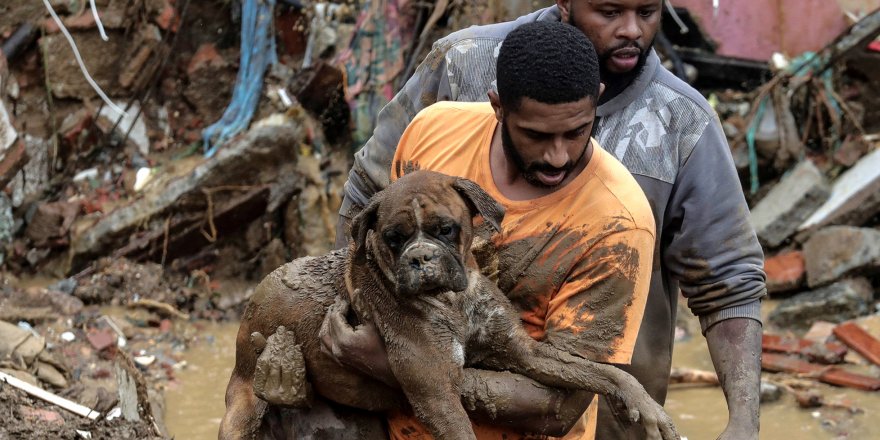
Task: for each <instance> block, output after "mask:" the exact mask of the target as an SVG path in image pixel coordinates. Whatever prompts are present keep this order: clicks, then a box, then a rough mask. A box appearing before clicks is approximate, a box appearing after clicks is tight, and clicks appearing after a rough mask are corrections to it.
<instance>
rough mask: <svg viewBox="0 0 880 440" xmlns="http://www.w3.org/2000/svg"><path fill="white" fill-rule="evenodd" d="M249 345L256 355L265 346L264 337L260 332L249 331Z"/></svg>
mask: <svg viewBox="0 0 880 440" xmlns="http://www.w3.org/2000/svg"><path fill="white" fill-rule="evenodd" d="M251 347H253V349H254V352H256V353H257V356H259V355H260V353H262V352H263V350H264V349H265V348H266V337H265V336H263V334H262V333H260V332H253V333H251Z"/></svg>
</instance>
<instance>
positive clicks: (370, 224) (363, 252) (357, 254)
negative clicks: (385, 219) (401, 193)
mask: <svg viewBox="0 0 880 440" xmlns="http://www.w3.org/2000/svg"><path fill="white" fill-rule="evenodd" d="M384 195H385V194H384V191H380V192H378V193H376V194H374V195H373V197H372V198H371V199H370V203H369V204H368V205H367V207H366V208H364V209H363V210H362V211H361V212H359V213H358V215H356V216H355V217H354V219H353V220H352V221H351V240H352V243H354V254H353V255H352V258H353V259H354V262H355V263H357V264H363V263H364V262H365V261H366V257H367V233H368V232H370V230H371V229H373V228H375V227H376V221H377V219H378V213H379V205H380V204H381V202H382V199H383V198H384Z"/></svg>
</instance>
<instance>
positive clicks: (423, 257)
mask: <svg viewBox="0 0 880 440" xmlns="http://www.w3.org/2000/svg"><path fill="white" fill-rule="evenodd" d="M409 256H410V260H409V265H410V266H411V267H412V268H413V269H419V268H420V267H422V266H423V265H425V264H427V263H428V262H429V261H431V260H433V259H434V249H431V248H424V247H422V248H416V249H413V250H411V251H410V252H409Z"/></svg>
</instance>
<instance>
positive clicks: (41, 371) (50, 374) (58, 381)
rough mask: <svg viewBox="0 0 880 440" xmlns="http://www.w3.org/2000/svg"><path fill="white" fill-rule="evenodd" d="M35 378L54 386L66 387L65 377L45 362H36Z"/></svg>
mask: <svg viewBox="0 0 880 440" xmlns="http://www.w3.org/2000/svg"><path fill="white" fill-rule="evenodd" d="M36 367H37V378H38V379H40V380H41V381H43V382H46V383H48V384H49V385H52V386H53V387H55V388H67V385H68V384H67V379H65V378H64V375H63V374H61V372H59V371H58V370H57V369H55V367H53V366H52V365H50V364H47V363H45V362H40V361H37V362H36Z"/></svg>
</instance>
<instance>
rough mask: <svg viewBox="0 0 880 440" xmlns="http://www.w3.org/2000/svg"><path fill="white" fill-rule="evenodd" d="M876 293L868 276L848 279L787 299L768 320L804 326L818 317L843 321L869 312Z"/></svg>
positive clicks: (781, 325)
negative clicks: (866, 277)
mask: <svg viewBox="0 0 880 440" xmlns="http://www.w3.org/2000/svg"><path fill="white" fill-rule="evenodd" d="M872 297H873V290H872V288H871V283H869V282H868V280H866V279H864V278H854V279H847V280H843V281H839V282H837V283H834V284H832V285H830V286H826V287H823V288H821V289H817V290H813V291H808V292H803V293H799V294H797V295H794V296H792V297H791V298H788V299H785V300H783V301H782V302H780V303H779V305H778V306H777V307H776V309H774V310H773V311H772V312H771V313H770V316H769V317H768V320H769V321H770V323H772V324H773V325H776V326H778V327H782V328H795V329H804V330H805V329H807V328H809V327H810V326H811V325H812V324H813V323H814V322H816V321H830V322H836V323H840V322H843V321H846V320H848V319H853V318H856V317H858V316H861V315H864V314H867V313H868V310H869V307H868V305H869V303H870V302H871V299H872Z"/></svg>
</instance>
